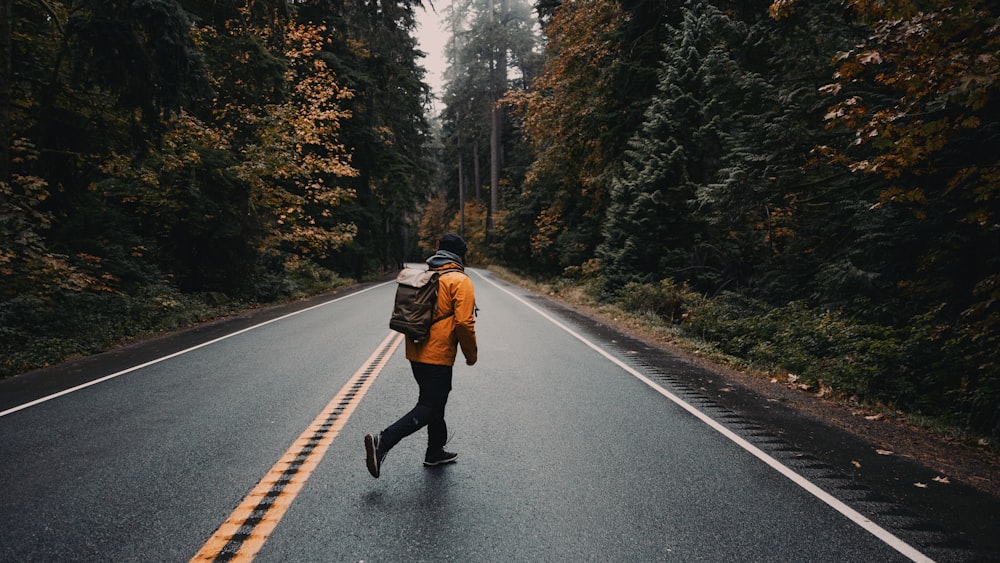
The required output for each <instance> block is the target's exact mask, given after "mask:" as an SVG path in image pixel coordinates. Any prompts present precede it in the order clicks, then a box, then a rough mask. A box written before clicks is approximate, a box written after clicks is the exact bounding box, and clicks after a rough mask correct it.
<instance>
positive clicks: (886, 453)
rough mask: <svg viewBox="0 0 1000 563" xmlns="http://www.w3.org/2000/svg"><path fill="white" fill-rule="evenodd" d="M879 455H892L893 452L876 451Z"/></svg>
mask: <svg viewBox="0 0 1000 563" xmlns="http://www.w3.org/2000/svg"><path fill="white" fill-rule="evenodd" d="M875 453H877V454H878V455H892V450H875Z"/></svg>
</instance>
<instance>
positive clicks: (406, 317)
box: [389, 268, 460, 343]
mask: <svg viewBox="0 0 1000 563" xmlns="http://www.w3.org/2000/svg"><path fill="white" fill-rule="evenodd" d="M455 271H460V270H442V271H436V272H434V271H430V270H418V269H416V268H403V269H402V270H401V271H400V272H399V275H398V276H396V300H395V303H394V304H393V307H392V317H391V318H390V319H389V328H391V329H392V330H395V331H396V332H401V333H403V334H405V335H406V337H407V338H409V339H410V340H412V341H413V342H414V343H416V342H421V341H423V340H424V339H426V338H427V336H428V335H429V334H430V333H431V325H433V324H434V323H436V322H438V321H440V320H443V319H446V318H448V317H450V316H451V315H452V314H454V313H449V314H447V315H445V316H443V317H440V318H437V319H435V318H434V311H435V309H437V294H438V278H439V277H441V274H443V273H445V272H455Z"/></svg>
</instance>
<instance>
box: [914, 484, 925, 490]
mask: <svg viewBox="0 0 1000 563" xmlns="http://www.w3.org/2000/svg"><path fill="white" fill-rule="evenodd" d="M913 486H914V487H918V488H921V489H926V488H927V483H914V484H913Z"/></svg>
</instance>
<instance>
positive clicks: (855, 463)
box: [851, 460, 861, 469]
mask: <svg viewBox="0 0 1000 563" xmlns="http://www.w3.org/2000/svg"><path fill="white" fill-rule="evenodd" d="M851 465H853V466H854V467H857V468H858V469H861V464H860V463H858V462H857V461H854V460H851Z"/></svg>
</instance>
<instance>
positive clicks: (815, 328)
mask: <svg viewBox="0 0 1000 563" xmlns="http://www.w3.org/2000/svg"><path fill="white" fill-rule="evenodd" d="M417 10H435V11H437V12H438V13H440V14H441V16H442V17H443V19H444V21H445V22H446V24H447V27H448V29H449V31H450V37H449V41H448V48H447V53H446V54H447V59H448V70H447V72H446V74H445V85H444V91H443V92H442V94H441V99H440V111H439V112H432V111H431V108H432V107H434V106H432V105H431V104H430V99H431V92H430V90H429V87H428V86H427V84H426V74H425V70H424V68H423V67H422V64H421V60H422V55H423V54H422V53H421V52H420V51H419V50H418V48H417V43H416V40H415V39H414V33H415V28H416V23H415V22H416V20H415V14H416V11H417ZM0 16H2V20H0V51H2V52H0V74H2V75H3V76H2V80H0V139H2V140H3V141H4V142H2V143H0V151H3V152H2V154H0V167H2V168H0V354H2V357H3V359H2V361H0V375H12V374H16V373H20V372H23V371H26V370H29V369H33V368H36V367H39V366H41V365H45V364H47V363H51V362H54V361H58V360H59V359H62V358H66V357H72V356H74V355H79V354H85V353H92V352H95V351H98V350H101V349H103V348H105V347H107V346H109V345H110V344H112V343H115V342H121V341H123V340H127V339H128V338H132V337H135V336H137V335H141V334H146V333H150V332H155V331H159V330H164V329H166V328H171V327H174V326H183V325H185V324H189V323H192V322H196V321H198V320H201V319H204V318H210V317H212V316H214V315H219V314H224V313H225V312H227V311H230V310H234V309H238V308H239V307H245V306H249V305H250V304H256V303H268V302H274V301H279V300H283V299H288V298H291V297H294V296H297V295H303V294H309V293H316V292H320V291H324V290H327V289H329V288H332V287H335V286H337V285H339V284H344V283H350V282H351V281H352V280H361V279H369V278H372V277H376V276H379V275H382V274H384V273H387V272H391V271H392V270H393V269H394V268H395V267H397V265H398V264H399V263H400V262H401V261H404V260H414V259H416V260H419V259H420V258H421V256H422V255H423V253H425V252H427V251H428V250H429V249H430V248H432V246H433V243H434V240H436V237H437V236H438V235H439V234H440V233H441V232H443V231H457V232H461V233H462V234H463V235H464V236H465V237H466V238H467V240H469V242H470V247H471V256H470V258H471V260H472V261H473V263H474V264H475V265H480V266H481V265H486V264H495V265H498V266H502V267H504V268H507V269H509V270H510V271H512V272H515V273H517V274H519V275H522V276H525V277H529V278H533V279H536V280H545V281H547V282H548V283H552V284H556V285H562V286H567V287H568V286H572V287H576V288H584V289H585V291H586V292H587V293H588V294H590V295H591V296H593V298H594V299H597V300H599V301H601V302H605V303H614V304H616V305H618V306H620V307H622V308H624V309H627V310H630V311H633V312H635V313H636V314H640V315H644V316H647V317H650V318H655V319H656V320H658V321H659V322H661V323H664V324H666V325H669V326H671V327H673V328H674V329H675V330H677V331H681V332H682V333H684V334H685V335H688V336H690V337H692V338H697V339H700V340H701V341H704V342H707V343H711V344H712V345H713V346H714V347H716V348H717V349H718V350H720V351H721V352H722V353H724V354H727V355H729V356H732V357H734V358H738V359H740V361H741V362H743V363H744V365H746V366H748V367H751V368H754V369H759V370H763V371H767V372H770V373H773V374H775V377H778V376H781V377H785V378H788V379H789V380H794V381H797V382H799V384H800V385H802V388H803V389H810V390H812V391H815V392H817V393H820V394H826V393H833V394H838V395H841V396H843V397H848V398H850V400H853V401H858V402H862V403H867V404H876V405H882V406H883V407H885V408H886V409H888V410H891V411H893V412H900V413H906V414H907V415H908V416H912V417H926V418H928V419H934V420H939V421H942V422H943V423H944V424H946V425H948V426H950V427H953V428H956V429H958V431H960V432H962V433H965V434H967V435H970V436H982V437H984V438H983V440H984V443H989V441H992V442H993V443H996V440H997V439H1000V364H998V361H1000V359H998V354H997V350H998V349H1000V310H998V308H1000V305H998V303H997V299H998V297H1000V267H998V266H1000V225H998V212H1000V210H998V203H997V199H996V196H997V195H998V194H997V191H998V190H1000V119H998V117H1000V104H998V97H997V94H998V91H997V90H998V87H997V79H998V77H1000V55H998V53H1000V6H998V5H997V4H996V3H995V2H992V1H989V0H956V1H946V0H813V1H809V0H744V1H735V0H730V1H727V0H687V1H681V0H671V1H663V0H572V1H571V0H537V1H536V2H534V3H528V2H527V1H526V0H449V1H448V2H447V3H445V2H444V1H443V0H438V1H437V2H434V3H432V2H430V1H428V0H425V1H423V2H421V1H420V0H352V1H346V2H342V1H337V2H335V1H332V0H237V1H233V2H215V1H211V2H209V1H205V0H0ZM432 113H434V114H433V115H432Z"/></svg>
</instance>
